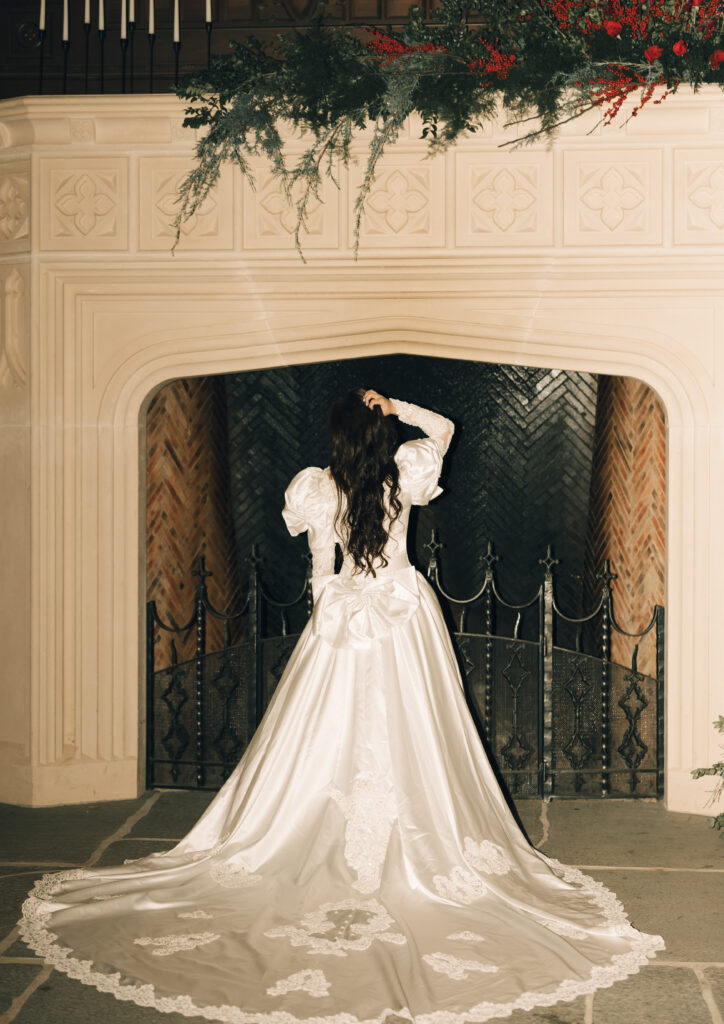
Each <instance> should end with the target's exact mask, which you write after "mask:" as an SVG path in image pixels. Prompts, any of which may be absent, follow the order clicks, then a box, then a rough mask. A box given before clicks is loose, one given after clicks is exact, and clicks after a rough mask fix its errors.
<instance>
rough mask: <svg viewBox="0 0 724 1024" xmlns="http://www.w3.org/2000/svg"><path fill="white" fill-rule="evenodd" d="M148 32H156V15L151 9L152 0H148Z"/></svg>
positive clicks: (151, 33)
mask: <svg viewBox="0 0 724 1024" xmlns="http://www.w3.org/2000/svg"><path fill="white" fill-rule="evenodd" d="M148 34H149V35H150V36H153V35H155V34H156V15H155V12H154V9H153V0H148Z"/></svg>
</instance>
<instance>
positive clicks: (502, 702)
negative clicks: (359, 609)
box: [146, 355, 666, 798]
mask: <svg viewBox="0 0 724 1024" xmlns="http://www.w3.org/2000/svg"><path fill="white" fill-rule="evenodd" d="M358 385H363V386H371V387H375V388H377V389H378V390H380V391H382V392H383V393H387V394H389V395H391V396H393V397H400V398H404V399H405V400H408V401H412V402H415V403H416V404H419V405H422V406H426V407H428V408H432V409H435V410H438V411H440V412H442V413H444V414H445V415H447V416H449V417H450V418H452V419H454V420H455V422H456V434H455V438H454V441H453V445H452V448H451V451H450V453H449V454H448V456H447V458H446V465H445V469H444V475H443V479H442V481H441V483H442V486H443V488H444V493H443V495H442V496H441V497H440V498H438V499H437V500H436V501H435V502H434V503H433V504H431V505H430V506H427V507H423V508H420V509H417V510H416V515H415V518H414V521H413V522H412V523H411V531H410V536H411V540H410V547H411V550H410V555H411V558H412V560H413V561H414V562H415V564H416V565H417V567H418V568H419V569H420V570H421V571H422V572H428V573H429V574H430V576H431V578H432V579H433V581H434V582H435V584H436V586H437V587H438V592H439V594H440V597H441V602H442V604H443V608H444V610H445V612H446V615H447V618H448V623H449V626H450V629H451V632H452V633H453V636H454V642H455V646H456V652H457V655H458V659H459V664H460V668H461V671H462V673H463V678H464V680H465V684H466V692H467V696H468V701H469V704H470V707H471V711H472V713H473V715H474V717H475V719H476V722H477V724H478V728H479V731H480V733H481V737H482V738H483V739H484V741H485V742H486V746H487V750H488V753H489V755H490V756H491V757H492V758H493V760H494V762H495V764H496V767H497V770H498V772H499V774H500V776H501V778H502V780H503V781H504V782H505V784H506V785H507V787H508V789H509V791H510V792H511V794H512V796H513V797H514V798H518V797H526V796H537V795H551V796H558V797H565V796H575V797H598V796H602V795H615V796H648V797H652V796H661V795H663V764H664V762H663V700H664V607H663V606H664V582H665V580H664V572H665V523H666V508H665V494H666V426H665V417H664V410H663V406H662V403H661V402H660V400H659V398H658V396H657V395H656V394H655V392H654V391H653V390H652V389H651V388H650V387H649V386H648V385H646V384H644V383H643V382H642V381H639V380H637V379H634V378H629V377H613V376H604V375H596V374H591V373H577V372H573V371H567V370H559V369H540V368H533V367H523V366H511V365H502V364H489V363H478V362H469V361H465V360H455V359H448V358H433V357H423V356H409V355H387V356H377V357H371V358H360V359H348V360H339V361H331V362H323V363H311V364H302V365H297V366H287V367H283V368H275V369H264V370H255V371H247V372H243V373H234V374H225V375H217V376H209V377H193V378H184V379H180V380H175V381H171V382H169V383H167V384H166V385H164V386H163V387H161V388H160V389H159V390H158V391H157V393H156V394H155V395H154V397H153V398H152V400H151V402H150V404H149V406H148V411H147V421H146V495H147V510H146V514H147V523H146V526H147V532H146V580H147V602H148V603H147V608H146V615H147V641H148V642H147V652H146V674H147V680H146V686H147V784H148V785H149V786H154V785H163V786H178V787H189V788H207V789H216V788H218V787H219V786H220V785H221V784H222V783H223V781H224V780H225V778H227V777H228V775H229V774H230V772H231V771H232V770H233V768H234V767H235V765H236V763H237V762H238V759H239V757H240V756H241V754H242V753H243V750H244V749H245V747H246V745H247V744H248V742H249V740H250V738H251V736H252V735H253V732H254V729H255V728H256V725H257V724H258V721H259V720H260V717H261V715H262V714H263V711H264V708H265V707H266V704H267V703H268V701H269V699H270V697H271V695H272V694H273V691H274V688H275V686H276V685H277V683H278V680H279V678H280V676H281V673H282V671H283V668H284V665H285V664H286V660H287V658H288V656H289V653H290V652H291V650H292V648H293V646H294V643H295V640H296V636H297V635H298V633H299V632H300V631H301V629H302V628H303V625H304V623H305V621H306V618H307V616H308V615H309V613H310V611H311V593H310V590H309V588H308V586H306V576H307V573H308V568H309V563H308V559H307V558H306V539H305V537H304V536H301V537H297V538H291V537H290V536H289V535H288V533H287V531H286V528H285V526H284V523H283V521H282V518H281V515H280V512H281V506H282V501H283V492H284V489H285V487H286V485H287V484H288V482H289V480H290V479H291V477H292V476H293V475H294V474H295V473H296V472H297V471H298V470H299V469H300V468H302V467H303V466H305V465H319V466H324V465H326V464H327V456H328V443H327V432H326V414H327V408H328V406H329V404H330V402H331V401H332V400H333V399H334V397H336V396H337V395H338V394H339V393H342V392H343V391H344V390H346V389H348V388H350V387H355V386H358ZM400 426H401V439H402V440H405V439H406V438H407V437H409V436H414V431H413V430H412V428H407V427H405V426H404V425H402V424H401V425H400ZM446 595H447V596H446ZM475 595H478V597H477V598H476V599H475V600H470V598H472V597H474V596H475ZM450 598H452V599H450ZM628 634H632V635H628ZM639 634H640V635H639Z"/></svg>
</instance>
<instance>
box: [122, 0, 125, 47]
mask: <svg viewBox="0 0 724 1024" xmlns="http://www.w3.org/2000/svg"><path fill="white" fill-rule="evenodd" d="M125 38H126V0H121V39H125Z"/></svg>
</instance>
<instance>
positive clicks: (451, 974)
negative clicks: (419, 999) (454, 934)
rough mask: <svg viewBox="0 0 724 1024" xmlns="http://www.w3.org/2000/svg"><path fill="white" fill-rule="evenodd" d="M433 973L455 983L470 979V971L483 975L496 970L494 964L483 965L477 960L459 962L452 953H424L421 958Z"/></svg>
mask: <svg viewBox="0 0 724 1024" xmlns="http://www.w3.org/2000/svg"><path fill="white" fill-rule="evenodd" d="M422 959H423V960H424V961H425V963H426V964H428V966H430V967H432V969H433V971H437V972H438V974H447V976H448V978H453V979H454V980H455V981H465V979H466V978H469V977H470V972H471V971H480V972H481V973H483V974H494V973H495V971H497V970H498V967H497V966H496V965H495V964H483V963H480V961H479V960H461V959H460V958H459V957H457V956H453V955H452V953H425V955H424V956H423V958H422Z"/></svg>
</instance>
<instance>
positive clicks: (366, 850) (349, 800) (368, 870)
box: [332, 773, 397, 893]
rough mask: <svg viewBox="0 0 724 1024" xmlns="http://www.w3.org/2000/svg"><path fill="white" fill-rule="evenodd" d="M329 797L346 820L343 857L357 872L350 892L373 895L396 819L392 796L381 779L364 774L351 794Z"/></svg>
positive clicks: (355, 784)
mask: <svg viewBox="0 0 724 1024" xmlns="http://www.w3.org/2000/svg"><path fill="white" fill-rule="evenodd" d="M332 797H333V798H334V800H336V801H337V803H338V804H339V806H340V809H341V811H342V813H343V814H344V816H345V818H346V820H347V825H346V828H345V831H344V857H345V860H346V861H347V863H348V864H349V866H350V867H351V868H353V869H354V870H355V871H356V872H357V881H356V882H353V883H352V888H353V889H357V890H359V892H363V893H372V892H376V891H377V890H378V889H379V887H380V880H381V877H382V865H383V864H384V861H385V855H386V853H387V845H388V843H389V841H390V833H391V832H392V824H393V822H394V821H395V819H396V817H397V805H396V803H395V798H394V795H393V793H392V791H391V790H390V788H389V786H387V785H386V784H385V781H384V779H381V778H375V777H374V776H373V775H371V774H369V773H365V774H363V775H360V776H359V777H358V778H357V779H356V780H355V783H354V786H353V788H352V792H351V793H348V794H346V795H345V794H343V793H341V792H340V791H339V790H334V791H333V792H332Z"/></svg>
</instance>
